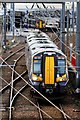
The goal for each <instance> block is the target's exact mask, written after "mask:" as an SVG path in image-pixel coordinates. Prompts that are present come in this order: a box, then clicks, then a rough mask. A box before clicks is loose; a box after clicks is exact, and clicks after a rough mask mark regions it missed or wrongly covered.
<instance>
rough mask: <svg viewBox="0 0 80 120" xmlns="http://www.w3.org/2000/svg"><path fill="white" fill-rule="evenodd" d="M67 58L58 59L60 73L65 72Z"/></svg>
mask: <svg viewBox="0 0 80 120" xmlns="http://www.w3.org/2000/svg"><path fill="white" fill-rule="evenodd" d="M65 66H66V63H65V60H64V59H58V73H59V74H64V73H65V70H66V69H65Z"/></svg>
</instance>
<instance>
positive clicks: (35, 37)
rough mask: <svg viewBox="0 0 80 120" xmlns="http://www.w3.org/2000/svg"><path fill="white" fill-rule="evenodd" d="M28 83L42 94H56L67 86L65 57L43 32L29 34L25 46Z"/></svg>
mask: <svg viewBox="0 0 80 120" xmlns="http://www.w3.org/2000/svg"><path fill="white" fill-rule="evenodd" d="M26 65H27V67H28V76H29V81H30V83H31V85H32V86H34V87H35V88H36V89H37V90H39V91H40V92H42V93H50V94H51V93H54V92H55V93H56V92H62V91H61V90H62V89H64V87H65V86H66V85H67V82H68V69H67V60H66V56H65V55H64V54H63V52H62V51H61V50H59V49H58V47H57V46H56V45H55V44H54V43H53V42H52V41H51V40H50V38H49V37H48V36H47V35H46V34H45V33H43V32H40V31H37V32H36V31H35V32H29V33H28V35H27V45H26Z"/></svg>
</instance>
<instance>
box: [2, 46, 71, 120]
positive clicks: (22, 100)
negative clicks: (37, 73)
mask: <svg viewBox="0 0 80 120" xmlns="http://www.w3.org/2000/svg"><path fill="white" fill-rule="evenodd" d="M23 49H24V48H23ZM12 54H13V53H12ZM14 54H15V53H14ZM14 54H13V55H12V56H13V57H12V56H11V57H12V58H11V57H9V59H10V60H9V61H8V59H7V58H5V59H4V61H3V64H2V66H4V67H6V66H8V67H9V70H8V68H7V67H6V68H7V69H6V70H7V74H8V72H9V79H7V80H6V77H7V75H6V74H5V72H4V74H5V75H6V76H3V79H2V80H3V81H5V82H4V84H3V88H2V89H0V93H2V95H4V96H8V97H6V98H4V101H3V108H2V110H3V119H4V120H5V119H6V120H7V118H8V119H9V120H11V119H13V120H15V119H26V118H27V119H32V120H34V119H35V120H38V119H39V120H46V119H53V120H55V119H56V118H57V119H59V118H61V120H62V119H63V120H67V119H71V117H70V116H68V115H67V114H66V113H67V112H66V113H65V111H64V108H63V106H62V105H61V104H59V105H58V106H57V105H55V104H54V103H53V102H51V101H49V100H48V99H47V98H46V97H45V96H43V95H42V94H40V95H41V97H43V98H44V100H45V101H48V102H49V105H46V104H45V103H44V104H42V103H40V102H37V103H36V100H35V99H33V98H32V97H31V95H30V87H31V88H33V87H32V86H31V85H30V84H29V83H28V76H27V74H26V75H25V73H26V71H25V70H23V69H22V68H23V67H24V66H25V65H24V64H23V65H22V66H21V67H20V65H21V64H22V63H23V62H22V61H23V60H21V59H24V57H23V54H24V53H23V50H21V51H20V53H19V51H18V52H16V57H15V56H14ZM9 56H10V55H9ZM6 59H7V63H8V65H7V64H4V62H5V61H6ZM12 59H13V61H12ZM4 67H3V69H4ZM11 68H12V69H11ZM24 69H25V68H24ZM6 70H5V71H6ZM16 71H17V72H16ZM15 73H16V74H15ZM17 73H18V74H17ZM11 76H12V77H11ZM0 79H1V77H0ZM18 81H19V82H18ZM5 83H6V84H7V85H6V84H5ZM10 86H11V87H10ZM28 86H30V87H28ZM33 89H34V88H33ZM34 90H35V89H34ZM6 93H8V94H6ZM38 93H39V92H38ZM6 100H9V101H7V103H6ZM51 111H52V112H51ZM67 117H68V118H67Z"/></svg>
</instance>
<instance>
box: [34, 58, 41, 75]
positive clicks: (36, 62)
mask: <svg viewBox="0 0 80 120" xmlns="http://www.w3.org/2000/svg"><path fill="white" fill-rule="evenodd" d="M33 64H34V70H33V71H34V73H41V60H34V63H33Z"/></svg>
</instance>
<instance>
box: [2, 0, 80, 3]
mask: <svg viewBox="0 0 80 120" xmlns="http://www.w3.org/2000/svg"><path fill="white" fill-rule="evenodd" d="M79 1H80V0H0V2H2V3H13V2H14V3H62V2H79Z"/></svg>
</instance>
